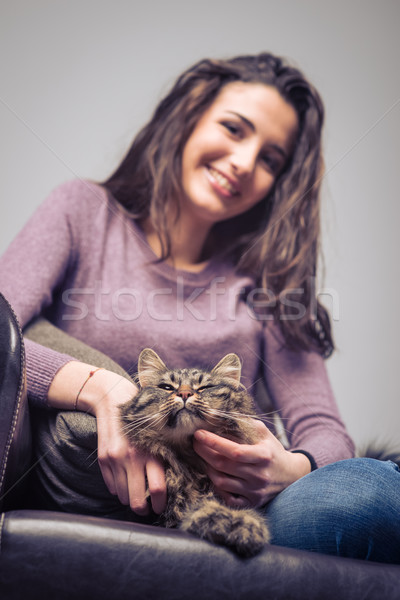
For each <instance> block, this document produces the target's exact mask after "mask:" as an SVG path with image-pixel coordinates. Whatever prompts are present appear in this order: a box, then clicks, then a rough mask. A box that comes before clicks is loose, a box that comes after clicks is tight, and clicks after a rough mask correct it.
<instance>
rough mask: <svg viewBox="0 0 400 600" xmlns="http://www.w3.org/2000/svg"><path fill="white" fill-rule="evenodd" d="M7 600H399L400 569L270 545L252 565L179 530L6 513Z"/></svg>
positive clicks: (0, 540) (3, 564)
mask: <svg viewBox="0 0 400 600" xmlns="http://www.w3.org/2000/svg"><path fill="white" fill-rule="evenodd" d="M0 536H1V537H0V548H1V552H0V597H2V598H7V599H8V600H17V599H18V600H20V598H24V600H36V599H38V600H39V599H40V600H42V598H43V595H45V596H48V597H51V598H57V600H70V598H96V600H110V598H118V600H128V599H129V600H131V599H132V598H137V599H145V598H160V599H161V598H168V600H178V599H179V600H187V599H188V598H190V599H191V600H200V599H201V600H203V599H204V600H205V599H212V598H218V600H225V599H226V600H235V599H237V600H243V599H244V598H249V599H251V600H257V599H258V598H259V599H260V600H261V599H262V600H267V599H268V598H274V599H275V600H289V599H294V600H295V599H303V600H304V599H307V600H321V599H324V600H330V599H332V600H338V599H341V598H343V599H346V600H359V599H360V598H363V599H370V600H374V599H376V600H382V598H384V599H385V600H394V599H395V598H397V599H398V598H399V593H400V584H399V581H400V567H399V566H394V565H383V564H377V563H368V562H365V561H358V560H352V559H345V558H336V557H331V556H324V555H319V554H314V553H311V552H304V551H299V550H291V549H288V548H281V547H279V546H267V547H266V548H265V550H264V551H263V552H262V553H261V554H259V555H257V556H255V557H253V558H250V559H241V558H238V557H237V556H236V555H235V554H234V553H232V552H231V551H229V550H227V549H226V548H223V547H221V546H216V545H213V544H210V543H208V542H206V541H203V540H199V539H197V538H194V537H192V536H190V535H188V534H185V533H183V532H180V531H177V530H171V529H162V528H159V527H152V526H149V525H139V524H132V523H124V522H120V521H112V520H108V519H102V518H96V517H82V516H78V515H66V514H62V513H52V512H38V511H37V512H36V511H13V512H9V513H7V514H5V515H3V517H2V523H1V532H0Z"/></svg>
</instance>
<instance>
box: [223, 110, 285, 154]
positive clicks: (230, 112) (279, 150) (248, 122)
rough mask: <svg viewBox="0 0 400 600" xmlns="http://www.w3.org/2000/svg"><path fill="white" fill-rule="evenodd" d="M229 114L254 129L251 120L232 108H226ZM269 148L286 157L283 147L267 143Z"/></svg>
mask: <svg viewBox="0 0 400 600" xmlns="http://www.w3.org/2000/svg"><path fill="white" fill-rule="evenodd" d="M227 112H228V113H229V114H231V115H235V116H236V117H238V118H239V119H240V120H241V121H242V122H243V123H244V124H245V125H247V127H249V128H250V129H251V130H252V131H254V132H255V131H256V128H255V125H254V123H253V122H252V121H250V120H249V119H248V118H247V117H245V116H244V115H242V114H240V113H238V112H235V111H234V110H228V111H227ZM268 145H269V147H270V148H272V149H273V150H276V152H278V153H279V154H281V155H282V156H283V158H285V159H286V158H287V153H286V152H285V150H284V149H283V148H281V146H278V145H277V144H268Z"/></svg>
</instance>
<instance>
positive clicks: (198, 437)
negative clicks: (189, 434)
mask: <svg viewBox="0 0 400 600" xmlns="http://www.w3.org/2000/svg"><path fill="white" fill-rule="evenodd" d="M194 437H195V438H196V440H199V442H201V441H202V440H204V439H205V437H206V434H205V433H204V431H201V429H199V430H198V431H195V432H194Z"/></svg>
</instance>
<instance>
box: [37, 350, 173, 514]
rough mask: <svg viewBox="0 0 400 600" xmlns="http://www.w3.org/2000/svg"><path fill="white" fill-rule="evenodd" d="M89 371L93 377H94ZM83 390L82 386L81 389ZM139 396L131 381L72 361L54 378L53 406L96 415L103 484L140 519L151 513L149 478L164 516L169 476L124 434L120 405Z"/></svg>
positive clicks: (154, 504)
mask: <svg viewBox="0 0 400 600" xmlns="http://www.w3.org/2000/svg"><path fill="white" fill-rule="evenodd" d="M90 373H93V375H92V376H90ZM82 386H83V387H82ZM136 393H137V387H136V386H135V384H134V383H133V382H132V381H129V380H128V379H126V378H125V377H122V376H121V375H118V374H116V373H113V372H112V371H109V370H107V369H100V370H99V369H98V367H97V366H94V365H90V364H87V363H82V362H78V361H71V362H69V363H67V364H66V365H65V366H64V367H62V368H61V369H60V370H59V372H58V373H57V374H56V376H55V377H54V379H53V381H52V383H51V385H50V388H49V392H48V404H49V406H51V407H53V408H57V409H67V410H71V409H74V407H75V405H76V401H77V398H78V402H77V407H76V408H77V409H78V410H81V411H84V412H88V413H90V414H92V415H94V416H95V417H96V422H97V434H98V451H97V452H98V460H99V465H100V469H101V472H102V475H103V478H104V481H105V483H106V485H107V487H108V489H109V491H110V492H111V494H115V495H117V496H118V498H119V500H120V502H121V503H122V504H124V505H129V506H130V507H131V509H132V510H133V511H134V512H136V513H137V514H140V515H145V514H148V512H149V507H148V505H147V501H146V480H147V486H148V489H149V493H150V498H151V504H152V508H153V510H154V512H155V513H157V514H160V513H161V512H162V511H163V510H164V508H165V505H166V484H165V473H164V468H163V465H162V463H161V461H159V460H157V459H155V458H154V457H152V456H150V455H148V454H144V453H142V452H139V451H138V450H136V449H135V448H134V447H132V446H130V444H129V443H128V440H127V438H126V437H125V436H124V435H123V432H122V431H121V420H120V411H119V406H120V405H121V404H123V403H124V402H127V401H128V400H131V399H132V397H134V396H135V395H136Z"/></svg>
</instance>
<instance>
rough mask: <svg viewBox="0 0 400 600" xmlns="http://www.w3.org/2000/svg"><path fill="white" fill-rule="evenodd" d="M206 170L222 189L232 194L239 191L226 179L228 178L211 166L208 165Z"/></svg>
mask: <svg viewBox="0 0 400 600" xmlns="http://www.w3.org/2000/svg"><path fill="white" fill-rule="evenodd" d="M208 170H209V172H210V174H211V175H212V177H213V178H214V179H215V180H216V181H217V183H218V184H219V185H220V186H221V187H223V188H224V190H227V191H228V192H229V193H230V194H232V195H236V194H238V193H239V192H238V190H237V189H236V188H235V187H234V186H233V185H232V184H231V182H230V181H228V179H227V178H226V177H224V176H223V175H222V174H221V173H220V172H219V171H216V170H215V169H213V168H212V167H209V168H208Z"/></svg>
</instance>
